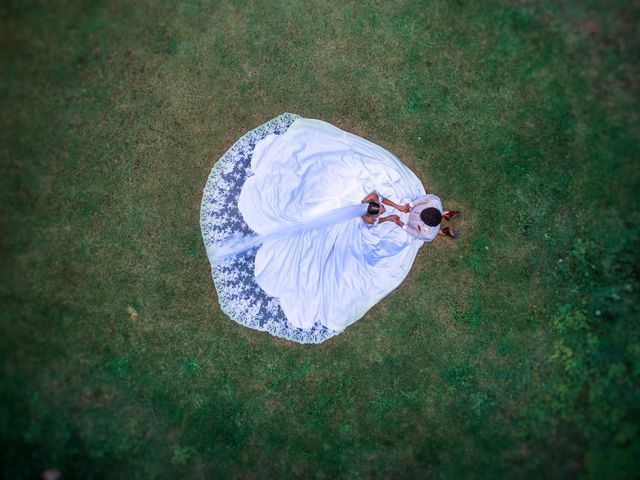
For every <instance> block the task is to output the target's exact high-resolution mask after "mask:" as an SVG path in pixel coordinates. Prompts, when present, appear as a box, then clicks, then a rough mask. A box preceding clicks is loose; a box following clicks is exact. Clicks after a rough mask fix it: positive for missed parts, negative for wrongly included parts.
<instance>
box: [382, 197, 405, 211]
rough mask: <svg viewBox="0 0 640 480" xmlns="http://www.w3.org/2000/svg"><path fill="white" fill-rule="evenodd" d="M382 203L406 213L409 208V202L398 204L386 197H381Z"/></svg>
mask: <svg viewBox="0 0 640 480" xmlns="http://www.w3.org/2000/svg"><path fill="white" fill-rule="evenodd" d="M382 203H384V204H385V205H389V206H390V207H393V208H395V209H396V210H400V211H401V212H404V213H407V212H408V211H409V210H410V207H409V204H408V203H407V204H406V205H398V204H397V203H395V202H393V201H391V200H389V199H388V198H383V199H382Z"/></svg>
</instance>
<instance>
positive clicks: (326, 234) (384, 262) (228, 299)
mask: <svg viewBox="0 0 640 480" xmlns="http://www.w3.org/2000/svg"><path fill="white" fill-rule="evenodd" d="M363 198H364V199H363ZM391 199H394V200H395V201H398V202H400V204H396V203H395V202H394V201H392V200H391ZM363 201H364V202H371V203H370V206H369V213H368V214H367V215H365V216H363V217H362V218H360V217H355V218H352V219H350V220H347V221H344V222H342V223H339V224H335V225H330V226H326V227H323V228H318V229H313V230H301V231H296V232H295V233H293V234H291V235H289V236H286V237H278V238H275V239H271V240H270V239H269V238H267V240H266V241H265V242H264V243H263V244H262V245H261V246H260V247H254V248H252V249H250V250H248V251H246V252H244V253H242V254H239V255H236V256H234V257H231V258H227V259H226V260H224V261H223V262H217V261H214V258H215V251H216V248H217V246H218V245H219V244H220V242H222V241H223V240H225V239H227V238H229V237H231V236H233V235H238V234H240V235H251V234H256V233H257V234H259V235H263V234H266V233H268V232H272V231H274V230H275V229H277V228H278V227H281V226H288V225H292V224H296V223H301V222H305V221H309V220H310V219H313V218H314V217H317V216H319V215H322V214H323V213H326V212H328V211H330V210H334V209H336V208H338V207H342V206H347V205H353V204H357V203H360V202H363ZM376 205H377V209H378V210H377V213H376ZM385 206H386V207H387V208H385ZM427 210H428V211H429V212H430V214H429V215H431V216H428V215H426V214H424V213H423V212H425V211H427ZM384 213H389V215H387V216H386V217H383V216H382V214H384ZM457 213H458V212H443V211H442V205H441V203H440V199H439V198H438V197H437V196H435V195H426V193H425V190H424V187H423V186H422V183H421V182H420V180H418V178H417V177H416V176H415V175H414V174H413V173H412V172H411V171H410V170H409V169H408V168H407V167H406V166H405V165H403V164H402V163H401V162H400V160H398V159H397V158H396V157H395V156H394V155H393V154H391V153H390V152H388V151H387V150H385V149H384V148H382V147H380V146H378V145H375V144H374V143H371V142H369V141H367V140H365V139H363V138H361V137H358V136H356V135H352V134H350V133H347V132H344V131H342V130H340V129H339V128H337V127H335V126H333V125H330V124H328V123H326V122H323V121H320V120H312V119H307V118H302V117H299V116H297V115H293V114H289V113H285V114H283V115H280V116H279V117H276V118H274V119H272V120H271V121H269V122H267V123H265V124H264V125H262V126H260V127H258V128H256V129H255V130H253V131H251V132H249V133H247V134H246V135H244V136H243V137H242V138H241V139H240V140H238V141H237V142H236V143H235V144H234V145H233V146H232V147H231V148H230V149H229V150H228V151H227V152H226V153H225V154H224V156H223V157H222V158H221V159H220V160H219V161H218V162H217V163H216V164H215V165H214V167H213V169H212V170H211V174H210V175H209V178H208V180H207V184H206V186H205V189H204V195H203V198H202V205H201V213H200V225H201V229H202V235H203V239H204V243H205V246H206V248H207V254H208V256H209V259H210V261H211V265H212V269H211V270H212V276H213V280H214V283H215V286H216V289H217V292H218V300H219V302H220V306H221V308H222V310H223V311H224V312H225V313H226V314H227V315H229V316H230V317H231V318H232V319H233V320H235V321H236V322H238V323H240V324H242V325H245V326H247V327H250V328H254V329H256V330H262V331H267V332H269V333H270V334H272V335H275V336H278V337H282V338H286V339H289V340H292V341H295V342H300V343H320V342H323V341H324V340H326V339H328V338H330V337H332V336H334V335H337V334H339V333H340V332H342V331H343V330H344V329H345V328H346V327H347V326H349V325H351V324H352V323H353V322H355V321H356V320H358V319H360V318H361V317H362V316H363V315H364V314H365V313H366V312H367V310H369V309H370V308H371V307H372V306H373V305H374V304H376V303H377V302H378V301H380V300H381V299H382V298H383V297H385V296H386V295H387V294H389V293H390V292H391V291H392V290H393V289H395V288H396V287H397V286H398V285H400V283H402V281H403V280H404V278H405V277H406V276H407V274H408V273H409V270H410V268H411V265H412V264H413V261H414V259H415V257H416V254H417V252H418V249H419V248H420V246H421V245H422V244H423V242H424V241H430V240H432V239H433V238H434V237H435V235H437V234H438V233H440V234H442V235H448V236H453V234H452V233H451V232H450V230H449V229H448V228H443V229H440V221H441V218H442V217H444V218H445V219H450V218H453V217H454V216H455V215H456V214H457ZM423 217H424V218H423ZM427 217H428V218H427ZM363 220H364V221H363ZM427 221H428V222H429V223H426V222H427ZM398 227H401V228H398Z"/></svg>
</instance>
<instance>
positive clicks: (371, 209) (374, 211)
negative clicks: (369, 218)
mask: <svg viewBox="0 0 640 480" xmlns="http://www.w3.org/2000/svg"><path fill="white" fill-rule="evenodd" d="M379 213H380V204H379V203H376V202H369V206H368V207H367V215H378V214H379Z"/></svg>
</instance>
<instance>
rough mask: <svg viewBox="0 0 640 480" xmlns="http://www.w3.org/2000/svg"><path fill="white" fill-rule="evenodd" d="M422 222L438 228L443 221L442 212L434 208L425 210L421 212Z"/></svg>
mask: <svg viewBox="0 0 640 480" xmlns="http://www.w3.org/2000/svg"><path fill="white" fill-rule="evenodd" d="M420 220H422V221H423V222H424V223H426V224H427V225H429V226H430V227H437V226H438V225H440V222H441V221H442V214H441V213H440V210H438V209H437V208H434V207H429V208H425V209H424V210H422V211H421V212H420Z"/></svg>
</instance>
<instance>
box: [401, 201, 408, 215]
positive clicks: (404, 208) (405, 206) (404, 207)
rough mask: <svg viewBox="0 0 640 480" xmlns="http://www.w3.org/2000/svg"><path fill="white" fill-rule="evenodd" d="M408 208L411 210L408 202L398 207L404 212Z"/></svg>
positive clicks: (406, 211)
mask: <svg viewBox="0 0 640 480" xmlns="http://www.w3.org/2000/svg"><path fill="white" fill-rule="evenodd" d="M409 210H411V207H410V206H409V204H408V203H407V204H406V205H402V206H401V207H400V211H401V212H404V213H409Z"/></svg>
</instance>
